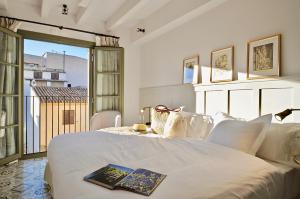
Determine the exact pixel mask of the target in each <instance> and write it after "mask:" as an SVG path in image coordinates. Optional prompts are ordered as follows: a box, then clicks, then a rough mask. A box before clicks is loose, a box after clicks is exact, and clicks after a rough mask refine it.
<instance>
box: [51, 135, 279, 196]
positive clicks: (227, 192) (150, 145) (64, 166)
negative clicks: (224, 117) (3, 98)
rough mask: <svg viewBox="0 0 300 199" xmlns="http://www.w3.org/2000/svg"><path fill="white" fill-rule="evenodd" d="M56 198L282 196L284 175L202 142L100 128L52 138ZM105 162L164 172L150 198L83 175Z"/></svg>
mask: <svg viewBox="0 0 300 199" xmlns="http://www.w3.org/2000/svg"><path fill="white" fill-rule="evenodd" d="M48 163H49V170H48V172H49V173H47V175H51V181H52V182H51V185H52V187H53V190H52V191H53V196H54V198H55V199H74V198H84V199H111V198H114V199H135V198H137V199H139V198H160V199H196V198H199V199H200V198H207V199H208V198H210V199H212V198H214V199H215V198H220V199H227V198H245V199H250V198H251V199H252V198H253V199H254V198H255V199H259V198H261V199H281V198H282V196H283V190H282V189H283V176H282V175H281V174H280V172H279V171H278V170H277V169H276V167H274V166H272V165H270V164H269V163H267V162H265V161H264V160H262V159H259V158H256V157H254V156H251V155H249V154H246V153H243V152H239V151H236V150H233V149H230V148H226V147H223V146H220V145H216V144H213V143H209V142H206V141H201V140H191V139H173V140H169V139H162V138H146V137H139V136H130V135H115V134H110V133H104V132H103V133H102V132H90V133H79V134H68V135H61V136H58V137H55V138H54V139H53V141H52V142H51V144H50V146H49V149H48ZM108 163H113V164H119V165H123V166H126V167H131V168H134V169H136V168H146V169H150V170H153V171H156V172H160V173H163V174H166V175H167V177H166V179H165V180H164V181H163V182H162V183H161V184H160V186H158V187H157V189H156V190H155V191H154V192H153V193H152V195H151V196H150V197H145V196H142V195H138V194H135V193H132V192H128V191H123V190H114V191H111V190H108V189H106V188H103V187H101V186H97V185H94V184H91V183H88V182H85V181H83V177H84V176H85V175H87V174H89V173H91V172H93V171H95V170H97V169H99V168H101V167H103V166H105V165H107V164H108Z"/></svg>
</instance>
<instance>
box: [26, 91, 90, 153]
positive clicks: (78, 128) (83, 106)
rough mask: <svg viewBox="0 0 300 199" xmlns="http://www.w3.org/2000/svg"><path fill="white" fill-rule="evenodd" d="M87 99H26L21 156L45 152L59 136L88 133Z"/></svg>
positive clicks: (30, 97) (43, 97) (56, 97)
mask: <svg viewBox="0 0 300 199" xmlns="http://www.w3.org/2000/svg"><path fill="white" fill-rule="evenodd" d="M88 102H89V97H86V96H84V97H82V96H72V98H70V97H69V96H68V97H67V96H25V97H24V121H25V125H24V136H23V137H24V140H23V143H24V154H25V155H28V154H34V153H40V152H46V151H47V148H48V145H49V143H50V141H51V140H52V139H53V138H54V137H55V136H58V135H62V134H67V133H76V132H83V131H88V130H89V105H88Z"/></svg>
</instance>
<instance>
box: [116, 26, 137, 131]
mask: <svg viewBox="0 0 300 199" xmlns="http://www.w3.org/2000/svg"><path fill="white" fill-rule="evenodd" d="M116 32H117V34H118V35H122V37H121V40H120V46H122V47H124V124H125V125H132V124H133V123H137V122H139V110H140V109H139V95H140V94H139V88H140V66H141V61H140V57H141V56H140V47H139V46H136V45H134V44H132V43H131V42H130V32H129V30H124V29H119V30H116Z"/></svg>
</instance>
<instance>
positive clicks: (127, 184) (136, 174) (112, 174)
mask: <svg viewBox="0 0 300 199" xmlns="http://www.w3.org/2000/svg"><path fill="white" fill-rule="evenodd" d="M165 177H166V175H163V174H160V173H157V172H153V171H150V170H147V169H137V170H133V169H130V168H127V167H123V166H119V165H114V164H109V165H107V166H105V167H103V168H101V169H99V170H97V171H95V172H93V173H91V174H89V175H87V176H85V177H84V180H85V181H88V182H91V183H94V184H97V185H100V186H103V187H106V188H108V189H125V190H128V191H132V192H135V193H139V194H142V195H145V196H149V195H151V193H152V192H153V191H154V190H155V188H156V187H157V186H158V185H159V184H160V183H161V182H162V181H163V180H164V178H165Z"/></svg>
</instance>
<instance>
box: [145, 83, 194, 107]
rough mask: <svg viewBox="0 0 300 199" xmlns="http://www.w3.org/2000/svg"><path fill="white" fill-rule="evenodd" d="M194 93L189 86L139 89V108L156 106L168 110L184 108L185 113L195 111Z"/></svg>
mask: <svg viewBox="0 0 300 199" xmlns="http://www.w3.org/2000/svg"><path fill="white" fill-rule="evenodd" d="M195 100H196V98H195V92H194V89H193V86H192V85H191V84H180V85H168V86H158V87H148V88H141V89H140V107H145V106H151V107H155V106H156V105H158V104H163V105H166V106H168V107H170V108H176V107H180V106H184V110H185V111H191V112H194V111H195Z"/></svg>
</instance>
